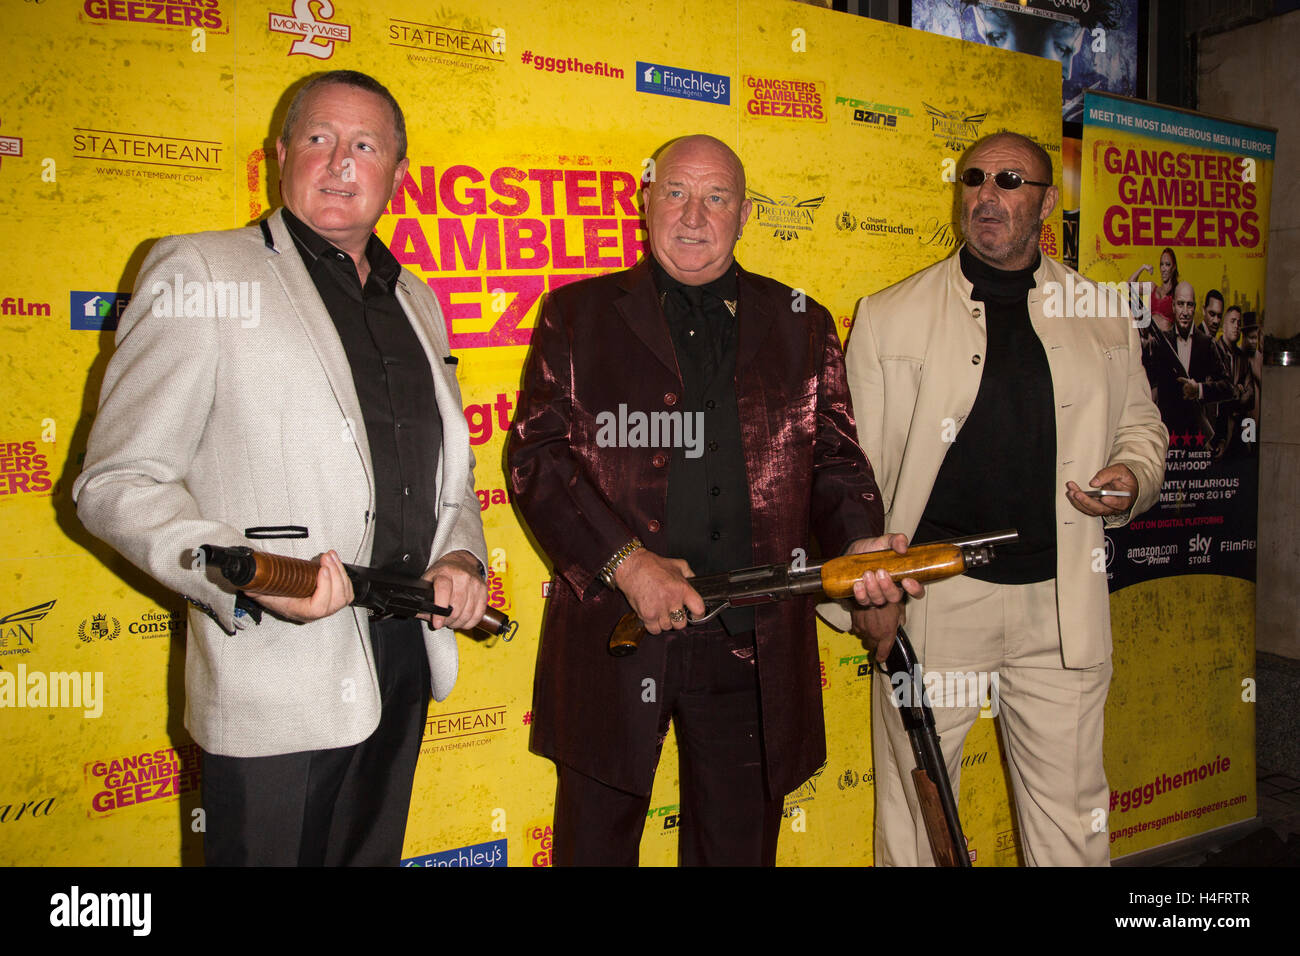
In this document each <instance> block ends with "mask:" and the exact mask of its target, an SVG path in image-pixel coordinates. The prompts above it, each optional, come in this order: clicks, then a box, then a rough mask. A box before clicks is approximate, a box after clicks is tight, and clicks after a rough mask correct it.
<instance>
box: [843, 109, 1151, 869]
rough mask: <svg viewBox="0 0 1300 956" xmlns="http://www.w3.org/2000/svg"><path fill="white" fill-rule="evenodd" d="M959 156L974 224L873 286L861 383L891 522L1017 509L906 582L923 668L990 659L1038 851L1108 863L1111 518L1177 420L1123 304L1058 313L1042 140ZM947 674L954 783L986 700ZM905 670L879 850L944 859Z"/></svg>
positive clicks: (977, 520) (959, 521)
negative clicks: (980, 559) (1105, 749)
mask: <svg viewBox="0 0 1300 956" xmlns="http://www.w3.org/2000/svg"><path fill="white" fill-rule="evenodd" d="M961 170H962V173H961V184H960V185H959V186H958V188H959V189H960V190H961V212H962V223H961V225H962V232H963V234H964V236H965V240H966V243H965V245H964V246H962V247H961V249H960V250H958V252H957V253H956V254H954V255H953V256H952V257H951V258H949V259H946V260H944V261H943V262H939V263H937V264H935V265H933V266H931V267H929V268H928V269H925V270H923V271H922V272H919V273H917V274H916V275H914V276H912V277H911V278H908V279H905V280H903V281H902V282H900V283H898V284H897V285H894V286H892V287H890V288H888V289H886V290H885V291H883V292H880V293H878V294H876V295H873V296H870V297H869V298H867V299H864V300H863V302H862V304H861V305H860V307H859V309H858V313H857V318H856V321H855V323H854V328H853V334H852V337H851V339H850V341H849V348H848V358H847V362H848V376H849V387H850V389H851V391H852V395H853V404H854V407H855V408H857V409H858V411H859V420H858V429H859V435H860V438H861V441H862V446H863V448H864V449H865V451H866V453H867V457H868V459H869V460H870V461H871V462H872V464H873V465H874V466H875V467H876V474H877V478H878V480H879V482H880V488H881V493H882V494H883V496H884V505H885V527H886V528H887V529H888V530H889V531H891V532H892V531H901V532H903V533H905V534H906V535H907V536H908V539H909V540H910V541H912V542H913V543H914V544H915V543H922V542H925V541H933V540H936V539H940V538H944V537H948V536H950V535H958V534H971V533H977V532H982V531H994V530H998V529H1001V528H1007V527H1014V528H1017V529H1018V530H1019V531H1020V535H1021V540H1020V542H1019V543H1018V544H1017V545H1015V546H1010V547H1006V548H1003V549H999V553H998V557H997V559H996V560H995V561H994V562H993V564H992V565H991V566H989V567H988V568H984V569H979V570H977V571H972V572H968V573H967V574H966V575H965V576H963V577H959V578H953V579H951V580H948V581H944V582H940V583H937V584H934V585H932V586H931V587H930V588H928V589H927V596H926V597H925V598H924V599H921V600H917V601H912V602H911V603H910V604H909V605H908V606H907V608H906V611H905V613H906V616H907V629H908V634H909V636H910V637H911V640H912V642H913V644H914V645H915V647H916V651H917V653H918V655H919V656H920V659H921V661H922V663H923V665H924V669H925V671H926V672H927V673H929V672H936V671H937V672H940V673H947V672H961V673H969V672H971V671H975V672H977V673H978V672H980V671H984V672H987V673H988V674H989V675H990V677H989V678H988V686H992V687H995V688H996V690H997V691H998V695H999V696H998V710H999V715H998V719H999V723H1000V730H1001V733H1002V739H1003V742H1004V744H1005V750H1006V759H1007V764H1008V767H1009V771H1010V777H1011V785H1012V790H1013V793H1014V797H1015V805H1016V814H1017V818H1018V821H1019V829H1020V846H1021V849H1022V852H1023V854H1024V859H1025V861H1026V862H1027V863H1029V864H1031V865H1062V864H1075V865H1078V864H1090V865H1105V864H1107V863H1108V862H1109V844H1108V840H1107V831H1106V819H1105V817H1106V813H1107V811H1108V806H1109V804H1108V801H1107V786H1106V777H1105V771H1104V769H1103V766H1102V718H1103V711H1104V708H1105V702H1106V692H1107V689H1108V687H1109V684H1110V675H1111V664H1110V658H1111V644H1110V616H1109V604H1108V598H1107V587H1106V575H1105V558H1104V554H1105V542H1104V538H1103V534H1102V529H1103V526H1105V527H1115V526H1120V525H1123V524H1125V523H1127V522H1128V521H1129V520H1130V519H1131V518H1132V517H1133V516H1134V515H1136V514H1139V513H1141V512H1142V511H1144V510H1145V509H1147V508H1149V507H1150V506H1151V505H1152V504H1153V503H1154V502H1155V501H1156V499H1157V497H1158V495H1159V493H1160V486H1161V483H1162V481H1163V478H1164V459H1165V448H1166V442H1167V434H1166V431H1165V428H1164V426H1163V425H1162V424H1161V423H1160V415H1159V413H1158V411H1157V410H1156V407H1155V405H1154V404H1153V403H1152V402H1151V397H1150V389H1149V387H1148V386H1147V381H1146V376H1145V374H1144V373H1143V370H1142V362H1141V349H1140V347H1139V344H1138V338H1137V331H1136V330H1135V329H1134V328H1132V326H1131V323H1130V321H1129V320H1127V319H1125V318H1122V317H1117V318H1108V317H1097V316H1071V317H1065V318H1049V317H1047V316H1046V315H1045V314H1044V313H1045V309H1044V299H1045V296H1047V295H1049V294H1051V293H1052V292H1053V289H1054V287H1053V284H1054V283H1057V284H1061V285H1064V283H1065V281H1066V277H1067V275H1068V274H1069V270H1068V269H1066V268H1064V267H1063V266H1060V265H1058V264H1057V263H1055V262H1052V261H1051V260H1049V259H1047V258H1045V257H1043V256H1041V255H1040V254H1039V251H1038V236H1039V231H1040V229H1041V227H1042V222H1043V220H1044V219H1046V218H1047V216H1048V214H1049V213H1050V212H1051V211H1052V209H1053V207H1054V206H1055V204H1056V200H1057V189H1056V187H1055V186H1053V185H1051V180H1052V165H1051V160H1050V159H1049V157H1048V155H1047V153H1046V152H1044V151H1043V150H1042V149H1041V148H1040V147H1038V146H1037V145H1036V144H1035V143H1033V142H1032V141H1031V140H1029V139H1027V138H1025V137H1022V136H1019V135H1016V134H1010V133H1002V134H997V135H994V136H991V137H988V138H986V139H984V140H982V141H980V142H978V143H976V144H975V145H974V146H973V147H972V148H971V149H970V150H969V151H968V152H967V153H966V155H965V157H964V158H963V162H962V164H961ZM1083 281H1086V280H1083V279H1082V278H1081V277H1078V276H1077V275H1076V276H1075V277H1074V279H1073V282H1074V283H1075V284H1076V285H1077V283H1079V282H1083ZM1066 288H1069V287H1068V286H1067V287H1066ZM1055 289H1056V291H1057V292H1058V293H1059V292H1060V291H1061V286H1060V285H1058V286H1056V287H1055ZM1085 488H1087V489H1091V490H1092V491H1093V493H1094V494H1097V493H1100V492H1102V491H1105V492H1111V493H1115V492H1118V493H1119V494H1118V495H1111V494H1107V495H1106V496H1104V497H1092V496H1090V495H1089V494H1088V493H1087V492H1086V491H1085V490H1084V489H1085ZM899 615H900V610H899V609H897V608H888V607H887V608H881V609H865V610H858V611H854V613H853V627H854V630H855V632H857V633H859V634H861V635H862V636H863V637H864V638H865V639H866V641H867V643H868V644H869V645H870V646H872V648H873V649H874V651H875V653H876V655H877V657H883V656H884V655H885V654H886V653H888V650H889V647H890V645H891V644H892V641H893V635H894V633H895V631H896V628H897V625H898V623H899ZM995 682H996V683H995ZM948 687H949V688H950V689H951V690H952V692H953V696H954V699H941V700H936V701H935V704H936V706H935V708H934V712H935V719H936V722H937V724H938V731H939V734H940V736H941V738H942V744H943V751H944V756H945V759H946V761H947V765H948V773H949V775H950V776H951V778H952V780H953V784H954V788H956V786H957V784H958V782H959V780H958V778H959V773H960V769H961V766H960V761H961V751H962V743H963V741H964V740H965V737H966V734H967V732H968V731H969V730H970V728H971V726H972V725H973V724H974V721H975V720H976V717H977V714H978V713H979V707H978V705H977V706H974V707H972V706H954V704H958V703H970V701H969V699H968V700H967V701H964V702H963V701H960V700H957V699H955V698H956V694H957V692H958V691H959V690H960V689H961V688H960V685H959V684H958V683H957V682H951V683H948ZM890 691H891V687H890V685H889V684H888V683H887V682H886V681H883V680H877V681H875V686H874V691H873V706H872V721H873V727H874V738H875V739H874V749H875V767H876V797H877V799H876V827H875V854H876V862H877V863H880V864H884V865H890V864H893V865H917V864H927V865H928V864H931V863H932V858H931V855H930V849H929V844H928V841H927V839H926V836H925V829H924V826H923V824H922V823H921V817H920V813H919V809H918V806H917V802H916V795H915V793H914V791H913V790H912V787H911V784H910V781H909V780H908V779H907V778H908V772H909V771H910V770H911V768H912V766H914V761H913V759H912V754H911V749H910V747H909V744H908V741H907V736H906V734H905V733H904V731H903V727H902V722H901V720H900V717H899V714H898V712H897V709H896V708H895V707H894V706H893V705H892V702H891V694H890Z"/></svg>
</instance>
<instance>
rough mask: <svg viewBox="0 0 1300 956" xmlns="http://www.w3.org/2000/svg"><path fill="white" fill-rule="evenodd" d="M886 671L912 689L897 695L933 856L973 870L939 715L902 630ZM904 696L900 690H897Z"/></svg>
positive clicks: (882, 666)
mask: <svg viewBox="0 0 1300 956" xmlns="http://www.w3.org/2000/svg"><path fill="white" fill-rule="evenodd" d="M880 669H881V670H882V671H884V672H885V673H886V674H887V675H889V677H890V678H891V683H893V680H894V679H895V678H896V675H905V676H903V677H902V678H898V681H899V683H903V684H906V693H905V694H899V693H895V694H892V695H891V698H892V699H893V701H894V703H895V704H896V705H897V706H898V712H899V714H900V715H901V716H902V718H903V728H904V729H905V730H906V731H907V739H908V740H909V741H910V742H911V744H912V756H913V757H915V758H916V769H915V770H913V771H912V783H913V784H914V785H915V786H916V797H917V800H918V801H919V802H920V804H921V817H922V819H924V820H925V835H926V836H927V837H928V838H929V840H930V851H931V853H933V854H934V862H935V863H936V864H937V865H939V866H955V867H969V866H970V865H971V862H970V853H969V852H968V851H967V849H966V836H965V834H963V833H962V829H961V818H960V817H958V816H957V798H956V796H954V794H953V792H952V782H951V781H950V780H949V779H948V768H947V767H946V766H945V765H944V762H943V751H942V750H940V749H939V735H938V734H937V733H936V732H935V728H934V714H933V713H932V712H931V711H930V705H929V703H928V702H927V701H926V699H925V688H924V682H923V680H922V674H921V666H920V662H919V661H917V659H916V652H915V651H914V650H912V642H911V641H909V640H908V639H907V632H906V631H904V630H903V629H902V628H901V627H900V628H899V629H898V634H897V635H896V636H895V638H894V646H893V647H891V648H890V649H889V655H888V656H887V657H886V659H885V661H884V663H882V664H880ZM895 689H896V690H898V689H899V688H897V687H896V688H895Z"/></svg>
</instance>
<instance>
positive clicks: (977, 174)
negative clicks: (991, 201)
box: [959, 166, 1052, 189]
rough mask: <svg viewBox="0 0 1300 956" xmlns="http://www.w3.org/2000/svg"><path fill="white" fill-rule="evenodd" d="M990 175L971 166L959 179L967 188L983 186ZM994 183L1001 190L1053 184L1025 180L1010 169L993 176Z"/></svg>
mask: <svg viewBox="0 0 1300 956" xmlns="http://www.w3.org/2000/svg"><path fill="white" fill-rule="evenodd" d="M988 177H989V174H988V173H986V172H984V170H982V169H979V168H977V167H975V166H971V167H970V168H969V169H967V170H966V171H965V172H963V173H962V174H961V176H960V177H959V178H960V179H961V181H962V182H963V183H965V184H966V185H967V186H972V187H973V186H983V185H984V180H986V179H988ZM993 181H994V182H995V183H997V184H998V188H999V189H1019V188H1020V187H1021V186H1050V185H1052V184H1051V183H1040V182H1035V181H1034V180H1032V179H1025V178H1024V177H1023V176H1021V175H1020V174H1019V173H1013V172H1012V171H1011V170H1009V169H1004V170H1002V172H1000V173H994V174H993Z"/></svg>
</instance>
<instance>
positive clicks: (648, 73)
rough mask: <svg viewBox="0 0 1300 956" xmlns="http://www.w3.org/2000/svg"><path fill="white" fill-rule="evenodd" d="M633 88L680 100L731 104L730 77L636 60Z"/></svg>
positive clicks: (640, 91)
mask: <svg viewBox="0 0 1300 956" xmlns="http://www.w3.org/2000/svg"><path fill="white" fill-rule="evenodd" d="M636 90H637V92H638V93H655V94H658V95H659V96H675V97H677V98H679V99H683V100H701V101H703V102H705V103H717V104H719V105H721V106H730V105H731V77H729V76H722V75H720V74H718V73H703V72H701V71H699V70H683V69H682V68H680V67H676V66H663V65H661V64H659V63H643V62H642V61H641V60H637V61H636Z"/></svg>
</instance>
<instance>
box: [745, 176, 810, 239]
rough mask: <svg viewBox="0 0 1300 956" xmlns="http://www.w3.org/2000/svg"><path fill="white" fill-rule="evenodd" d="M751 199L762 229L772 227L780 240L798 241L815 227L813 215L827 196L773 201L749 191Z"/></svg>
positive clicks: (784, 198)
mask: <svg viewBox="0 0 1300 956" xmlns="http://www.w3.org/2000/svg"><path fill="white" fill-rule="evenodd" d="M749 198H750V199H752V200H753V201H754V220H755V223H756V224H757V225H758V226H760V227H770V228H771V229H772V235H774V236H776V237H777V238H778V239H784V240H788V239H798V238H799V233H801V232H806V231H809V230H811V229H812V227H813V213H814V212H816V211H817V210H818V209H820V208H821V205H822V203H824V202H825V201H826V197H825V196H818V197H816V198H815V199H799V198H797V197H795V196H782V197H781V198H780V199H773V198H772V197H771V196H764V195H763V194H762V193H756V192H754V191H753V190H752V189H751V190H749Z"/></svg>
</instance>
